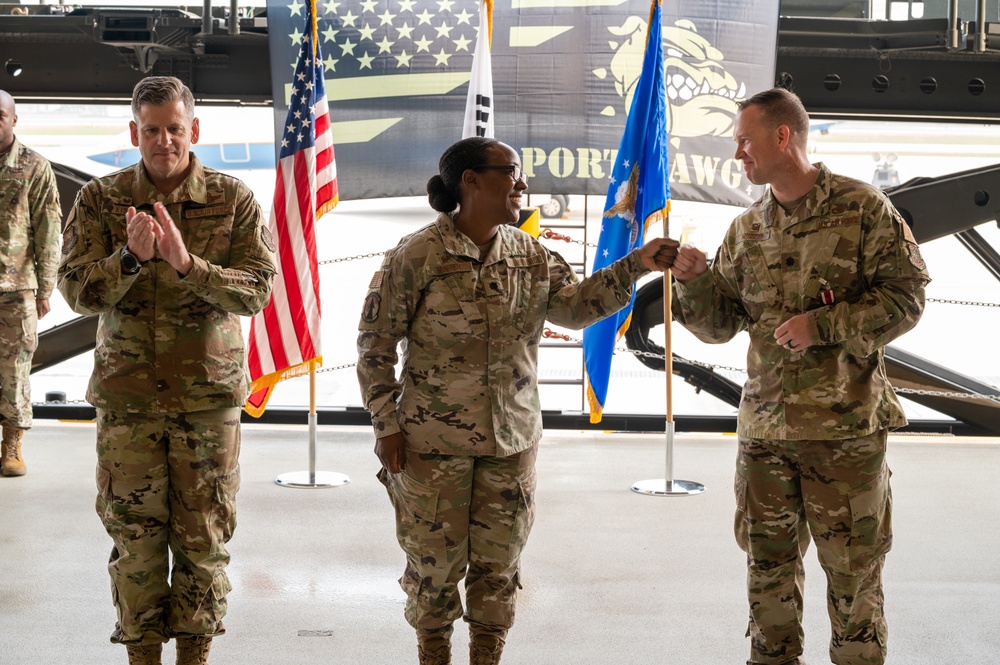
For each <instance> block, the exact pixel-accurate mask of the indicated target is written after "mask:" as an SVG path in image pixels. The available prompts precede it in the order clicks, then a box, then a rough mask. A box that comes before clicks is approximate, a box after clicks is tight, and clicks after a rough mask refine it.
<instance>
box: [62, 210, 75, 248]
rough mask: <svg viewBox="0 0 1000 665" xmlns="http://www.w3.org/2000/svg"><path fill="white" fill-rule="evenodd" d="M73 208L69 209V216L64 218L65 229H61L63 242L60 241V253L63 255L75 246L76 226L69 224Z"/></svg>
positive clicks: (71, 219)
mask: <svg viewBox="0 0 1000 665" xmlns="http://www.w3.org/2000/svg"><path fill="white" fill-rule="evenodd" d="M74 212H75V211H73V210H71V211H70V213H69V217H67V218H66V230H65V231H63V243H62V253H63V256H67V255H69V253H70V252H71V251H72V250H73V247H74V246H76V227H75V226H73V225H72V224H71V222H72V221H73V215H74Z"/></svg>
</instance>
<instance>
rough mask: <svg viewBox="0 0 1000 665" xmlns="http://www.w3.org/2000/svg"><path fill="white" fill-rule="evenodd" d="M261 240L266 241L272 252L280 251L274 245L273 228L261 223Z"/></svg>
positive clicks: (265, 244) (266, 245)
mask: <svg viewBox="0 0 1000 665" xmlns="http://www.w3.org/2000/svg"><path fill="white" fill-rule="evenodd" d="M260 240H261V242H263V243H264V246H265V247H267V248H268V249H269V250H271V252H276V251H278V248H277V247H275V245H274V238H273V237H272V236H271V229H269V228H267V226H266V225H263V224H262V225H261V227H260Z"/></svg>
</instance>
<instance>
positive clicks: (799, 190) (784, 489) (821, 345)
mask: <svg viewBox="0 0 1000 665" xmlns="http://www.w3.org/2000/svg"><path fill="white" fill-rule="evenodd" d="M738 107H739V111H738V113H737V116H736V123H735V126H734V131H733V138H734V139H735V141H736V159H738V160H740V161H742V162H743V167H744V170H745V171H746V174H747V177H748V178H749V179H750V181H751V182H753V183H754V184H757V185H765V184H766V185H770V188H769V189H768V191H767V192H766V193H765V194H764V196H763V197H761V198H760V199H759V200H758V201H757V202H756V203H754V204H753V205H751V206H750V207H749V208H748V209H747V210H745V211H744V212H743V213H742V214H740V215H739V216H738V217H737V218H736V219H735V220H734V221H733V223H732V225H731V226H730V227H729V230H728V231H727V233H726V236H725V238H724V239H723V241H722V244H721V246H720V247H719V250H718V252H717V254H716V257H715V260H714V261H713V262H712V265H711V267H710V268H709V267H708V266H707V262H706V257H705V254H704V253H703V252H701V251H699V250H697V249H695V248H693V247H689V246H685V247H682V248H681V249H680V251H679V253H678V255H677V259H676V260H675V261H674V265H673V275H674V277H676V279H677V283H676V287H675V293H676V299H675V301H674V303H673V313H674V316H675V317H676V318H677V320H678V321H679V322H680V323H681V324H683V325H684V326H685V327H686V328H688V329H689V330H690V331H691V332H693V333H694V334H695V336H697V337H698V338H699V339H701V340H702V341H705V342H709V343H720V342H726V341H728V340H730V339H732V338H733V337H734V336H735V335H736V334H737V333H739V332H741V331H743V330H746V331H748V332H749V334H750V351H749V353H748V354H747V374H748V378H747V382H746V385H745V386H744V387H743V397H742V400H741V403H740V410H739V418H738V431H737V433H738V435H739V454H738V458H737V471H736V483H735V487H736V500H737V506H736V539H737V542H738V543H739V545H740V547H741V548H742V549H743V551H744V552H746V554H747V566H748V575H747V585H748V586H747V592H748V597H749V601H750V625H749V629H748V631H747V635H748V636H749V637H750V641H751V647H750V660H748V661H747V662H748V663H750V664H754V665H756V664H758V663H760V664H763V663H767V664H769V665H803V664H804V663H805V660H804V659H803V655H802V641H803V638H804V633H803V628H802V597H803V585H804V582H805V572H804V568H803V562H802V558H803V556H804V554H805V551H806V548H807V547H808V546H809V538H810V535H811V536H812V540H813V542H815V543H816V550H817V552H818V556H819V562H820V565H821V566H822V568H823V570H824V572H825V573H826V577H827V599H828V610H829V615H830V621H831V624H832V639H831V642H830V658H831V660H832V661H833V663H835V664H836V665H881V664H882V663H884V662H885V657H886V641H887V638H888V630H887V627H886V621H885V616H884V615H883V594H882V566H883V563H884V561H885V555H886V553H887V552H888V551H889V548H890V546H891V544H892V528H891V524H890V520H891V514H892V499H891V492H890V489H889V476H890V471H889V468H888V466H887V465H886V455H885V453H886V436H887V433H888V431H889V430H890V429H893V428H896V427H900V426H902V425H905V424H906V418H905V417H904V415H903V409H902V407H901V405H900V403H899V400H898V399H897V398H896V395H895V393H894V392H893V389H892V386H891V385H890V384H889V381H888V379H887V378H886V373H885V363H884V360H883V349H884V347H885V346H886V344H888V343H889V342H891V341H892V340H894V339H896V338H897V337H899V336H900V335H902V334H903V333H905V332H907V331H908V330H910V329H911V328H913V326H915V325H916V323H917V321H918V320H919V318H920V315H921V313H922V312H923V308H924V286H925V285H926V284H927V282H929V281H930V277H929V276H928V274H927V269H926V266H925V265H924V261H923V259H922V258H921V256H920V249H919V247H918V246H917V243H916V241H915V240H914V238H913V234H912V233H911V232H910V229H909V227H908V226H907V225H906V222H904V221H903V219H902V218H901V217H900V215H899V213H898V212H896V210H895V209H894V208H893V207H892V204H891V203H890V202H889V200H888V199H887V198H886V196H885V194H883V193H882V192H881V191H880V190H878V189H876V188H874V187H872V186H871V185H869V184H867V183H863V182H860V181H858V180H853V179H851V178H846V177H844V176H839V175H835V174H833V173H831V172H830V170H829V169H827V168H826V166H824V165H823V164H811V163H810V162H809V159H808V153H807V151H806V143H807V137H808V132H809V116H808V114H807V113H806V110H805V108H804V107H803V106H802V102H801V101H800V100H799V98H798V97H796V96H795V95H793V94H792V93H790V92H788V91H787V90H784V89H781V88H775V89H772V90H767V91H765V92H762V93H759V94H757V95H754V96H753V97H751V98H749V99H747V100H745V101H743V102H741V103H740V104H739V105H738Z"/></svg>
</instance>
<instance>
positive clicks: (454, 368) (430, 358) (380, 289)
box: [358, 215, 648, 456]
mask: <svg viewBox="0 0 1000 665" xmlns="http://www.w3.org/2000/svg"><path fill="white" fill-rule="evenodd" d="M647 272H648V271H647V270H646V268H645V267H643V265H642V262H641V261H640V260H639V258H638V257H637V256H636V255H635V254H634V253H633V254H630V255H629V256H626V257H625V258H623V259H621V260H620V261H618V262H616V263H614V264H612V265H610V266H608V267H607V268H604V269H603V270H600V271H598V272H596V273H594V274H593V275H591V276H590V277H588V278H586V279H584V280H583V281H580V280H579V278H578V277H577V276H576V273H575V272H574V271H573V268H572V267H571V266H569V265H568V264H567V263H566V262H565V261H564V260H563V259H562V257H560V256H559V255H558V254H556V253H554V252H551V251H549V250H548V249H546V248H545V247H544V246H542V245H541V243H539V242H538V241H537V240H535V239H534V238H532V237H531V236H530V235H528V234H527V233H524V232H523V231H520V230H518V229H514V228H511V227H509V226H505V227H501V228H500V230H499V233H498V235H497V237H496V239H495V240H494V242H493V244H492V245H491V246H490V248H489V250H488V251H487V252H486V253H485V256H480V251H479V248H478V247H477V246H476V245H475V244H474V243H473V242H472V241H471V240H469V239H468V238H467V237H466V236H464V235H463V234H461V233H460V232H458V231H457V230H456V229H455V226H454V224H453V223H452V220H451V218H450V217H449V216H448V215H441V216H439V217H438V219H437V221H436V222H435V223H434V224H431V225H429V226H426V227H424V228H423V229H421V230H420V231H417V232H416V233H414V234H413V235H410V236H407V237H405V238H403V239H402V241H400V243H399V245H397V246H396V247H395V248H394V249H392V250H390V251H389V252H387V253H386V257H385V261H384V262H383V263H382V267H381V268H380V269H379V270H378V272H376V273H375V275H374V277H373V278H372V282H371V285H370V286H369V290H368V295H367V297H366V298H365V302H364V307H363V310H362V315H361V323H360V325H359V328H360V332H359V335H358V353H359V359H358V380H359V382H360V384H361V393H362V398H363V401H364V405H365V408H367V409H368V411H369V412H370V413H371V418H372V424H373V426H374V428H375V435H376V436H377V437H383V436H388V435H390V434H395V433H396V432H400V431H401V432H403V434H404V435H405V436H406V441H407V447H408V448H409V449H410V450H413V451H417V452H434V453H438V454H443V455H497V456H508V455H512V454H514V453H518V452H521V451H523V450H527V449H528V448H530V447H531V446H533V445H534V444H535V443H537V442H538V440H539V439H540V438H541V433H542V415H541V407H540V404H539V398H538V384H537V375H536V374H537V362H538V341H539V339H540V338H541V333H542V328H543V327H544V324H545V320H546V319H548V320H549V321H551V322H552V323H554V324H556V325H560V326H564V327H567V328H574V329H579V328H583V327H585V326H588V325H590V324H591V323H594V322H595V321H599V320H600V319H602V318H604V317H605V316H608V315H610V314H612V313H614V312H616V311H618V310H619V309H621V308H622V307H624V306H625V305H626V304H628V302H629V299H630V298H631V294H632V284H633V283H634V282H635V281H636V280H637V279H638V278H639V277H641V276H642V275H644V274H646V273H647ZM400 342H402V348H403V363H402V369H401V376H400V377H399V378H397V377H396V373H395V369H394V366H395V365H396V362H397V359H398V356H397V345H399V344H400Z"/></svg>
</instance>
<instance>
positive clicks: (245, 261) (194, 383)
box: [59, 154, 276, 413]
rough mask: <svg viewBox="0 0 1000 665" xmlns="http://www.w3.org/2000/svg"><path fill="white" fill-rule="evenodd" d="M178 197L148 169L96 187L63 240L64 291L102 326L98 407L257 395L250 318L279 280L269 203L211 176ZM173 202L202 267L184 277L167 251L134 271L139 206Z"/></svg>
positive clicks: (214, 402) (186, 185)
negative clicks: (162, 188)
mask: <svg viewBox="0 0 1000 665" xmlns="http://www.w3.org/2000/svg"><path fill="white" fill-rule="evenodd" d="M191 163H192V167H191V173H190V174H189V175H188V177H187V179H186V180H185V181H184V182H183V183H181V185H180V186H178V187H177V189H175V190H174V191H173V192H171V193H170V194H169V195H163V194H161V193H160V192H159V191H158V190H157V189H156V188H155V187H154V186H153V185H152V183H151V182H150V181H149V179H148V177H147V176H146V170H145V168H144V167H143V166H142V162H141V161H140V162H139V163H138V164H136V165H134V166H131V167H129V168H126V169H123V170H121V171H117V172H115V173H112V174H110V175H108V176H105V177H102V178H97V179H94V180H91V181H90V182H89V183H88V184H87V185H85V186H84V188H83V189H82V190H80V193H79V194H78V195H77V199H76V203H75V204H74V207H73V210H72V212H71V213H70V216H69V219H68V220H67V222H66V230H65V232H64V235H63V260H62V264H61V265H60V266H59V290H60V291H61V292H62V294H63V296H64V297H65V298H66V302H68V303H69V305H70V307H72V308H73V310H74V311H75V312H78V313H80V314H98V315H100V317H101V320H100V325H99V326H98V331H97V350H96V351H95V353H94V373H93V376H92V377H91V380H90V386H89V388H88V391H87V400H88V401H89V402H90V403H92V404H93V405H94V406H96V407H98V408H100V409H107V410H112V411H130V412H146V413H180V412H187V411H202V410H207V409H221V408H228V407H234V406H243V403H244V402H245V401H246V397H247V379H246V372H245V368H244V348H243V331H242V327H241V324H240V319H239V316H241V315H242V316H252V315H253V314H255V313H257V312H258V311H260V310H261V309H263V307H264V305H266V304H267V299H268V297H269V295H270V292H271V279H272V276H273V275H274V273H275V271H276V266H275V260H274V253H273V252H274V245H273V242H272V240H271V236H270V233H269V232H268V230H267V223H266V220H265V219H264V217H263V215H262V214H261V210H260V206H259V205H258V204H257V202H256V201H255V200H254V198H253V194H252V193H251V192H250V190H249V189H248V188H247V186H246V185H244V184H243V183H242V182H240V181H239V180H237V179H236V178H233V177H231V176H228V175H225V174H223V173H219V172H218V171H215V170H213V169H208V168H204V167H202V165H201V163H200V162H198V160H197V158H196V157H195V156H194V155H193V154H192V155H191ZM157 201H161V202H162V203H163V204H164V205H165V206H166V208H167V211H168V212H169V213H170V216H171V218H172V219H173V220H174V223H175V224H176V225H177V227H178V229H179V230H180V232H181V235H182V236H183V238H184V243H185V244H186V246H187V248H188V251H189V252H190V253H191V256H192V259H193V260H194V267H193V268H192V269H191V271H190V272H189V273H188V274H187V275H186V276H183V277H181V276H180V275H179V274H178V273H177V271H176V270H174V269H173V268H172V267H171V266H170V264H169V263H167V262H166V261H165V260H163V259H162V258H161V257H160V256H159V253H157V254H156V255H155V256H154V257H153V258H152V259H150V260H149V261H147V262H146V263H145V264H143V266H142V269H141V270H140V271H139V273H138V274H136V275H128V274H124V273H123V272H122V268H121V258H120V254H119V252H120V250H121V248H122V247H123V246H124V245H125V244H126V243H127V240H128V236H127V234H126V231H125V212H126V211H127V210H128V208H129V206H135V207H136V209H138V210H144V211H147V212H150V213H152V206H153V203H155V202H157Z"/></svg>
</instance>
